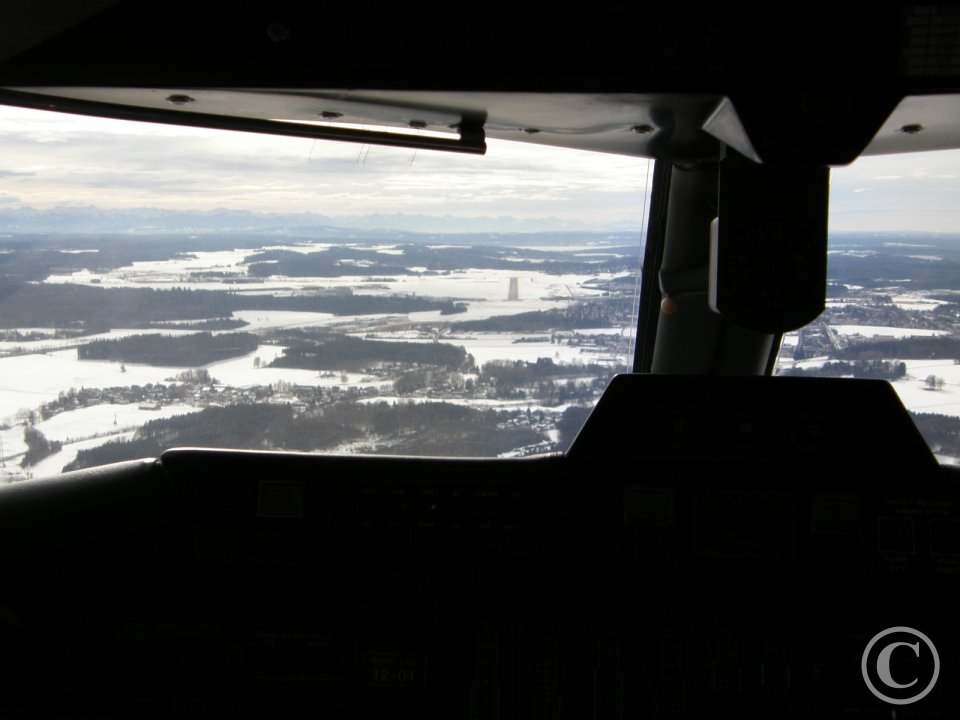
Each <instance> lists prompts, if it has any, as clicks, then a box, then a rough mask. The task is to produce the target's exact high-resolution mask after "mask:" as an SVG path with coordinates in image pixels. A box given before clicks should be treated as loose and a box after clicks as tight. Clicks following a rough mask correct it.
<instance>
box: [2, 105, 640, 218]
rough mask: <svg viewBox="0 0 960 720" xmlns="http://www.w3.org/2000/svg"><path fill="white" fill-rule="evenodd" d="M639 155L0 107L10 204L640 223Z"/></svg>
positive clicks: (5, 198)
mask: <svg viewBox="0 0 960 720" xmlns="http://www.w3.org/2000/svg"><path fill="white" fill-rule="evenodd" d="M649 164H650V163H649V161H647V160H646V159H640V158H628V157H622V156H617V155H609V154H602V153H590V152H578V151H571V150H566V149H559V148H558V149H555V148H548V147H544V146H539V145H528V144H525V143H516V142H506V141H495V140H491V141H488V152H487V154H486V155H485V156H471V155H462V154H456V153H445V152H437V151H429V150H419V151H414V150H409V149H400V148H390V147H381V146H370V145H359V144H355V143H342V142H341V143H336V142H329V141H314V140H309V139H301V138H284V137H275V136H267V135H257V134H252V133H236V132H224V131H217V130H207V129H200V128H182V127H175V126H166V125H155V124H149V123H131V122H125V121H116V120H107V119H101V118H87V117H79V116H71V115H65V114H58V113H48V112H42V111H35V110H26V109H20V108H8V107H2V106H0V207H8V208H9V207H23V206H26V207H32V208H38V209H47V208H52V207H56V206H58V205H65V204H70V205H96V206H99V207H110V208H134V207H161V208H165V209H176V210H212V209H216V208H232V209H245V210H254V211H263V212H315V213H318V214H321V215H328V216H337V215H358V214H367V213H383V214H391V213H404V214H411V215H414V214H422V215H431V216H443V215H451V216H460V217H499V216H510V217H513V218H523V219H527V218H554V219H556V220H557V221H559V222H560V223H564V222H567V223H572V224H582V225H583V227H584V228H592V229H598V230H604V229H624V225H625V224H627V225H631V226H634V229H638V230H639V229H640V227H641V223H642V217H643V211H644V189H645V187H646V184H647V183H648V182H649V175H650V170H649ZM545 229H549V228H545Z"/></svg>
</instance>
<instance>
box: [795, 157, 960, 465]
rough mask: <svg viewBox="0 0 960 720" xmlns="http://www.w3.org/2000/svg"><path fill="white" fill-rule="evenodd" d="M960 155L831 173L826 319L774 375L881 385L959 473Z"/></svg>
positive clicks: (800, 336)
mask: <svg viewBox="0 0 960 720" xmlns="http://www.w3.org/2000/svg"><path fill="white" fill-rule="evenodd" d="M957 197H960V151H956V150H951V151H942V152H923V153H912V154H903V155H884V156H874V157H864V158H861V159H860V160H858V161H857V162H855V163H853V164H852V165H850V166H849V167H845V168H839V169H836V170H834V171H833V173H832V177H831V191H830V240H829V254H828V259H827V272H828V281H829V284H828V296H827V308H826V310H825V312H824V313H823V314H822V315H821V316H820V317H819V318H817V319H816V320H815V321H814V322H812V323H810V324H809V325H807V326H806V327H804V328H802V329H801V330H800V331H799V332H795V333H790V334H789V335H787V336H786V337H785V338H784V343H783V348H782V350H781V353H780V358H779V361H778V364H777V373H778V374H781V375H803V376H828V377H862V378H876V379H883V380H888V381H890V382H891V383H892V385H893V387H894V389H895V390H896V391H897V393H898V394H899V396H900V399H901V400H902V402H903V404H904V405H905V406H906V407H907V409H908V410H910V411H911V413H912V414H913V418H914V421H915V422H916V424H917V426H918V428H919V429H920V432H921V433H922V434H923V435H924V437H925V438H926V440H927V442H928V443H929V445H930V447H931V449H932V450H933V451H934V453H935V454H936V455H937V457H938V458H939V459H940V461H941V463H949V464H957V463H960V207H958V206H957V202H956V198H957Z"/></svg>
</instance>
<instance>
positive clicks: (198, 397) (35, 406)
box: [0, 108, 651, 481]
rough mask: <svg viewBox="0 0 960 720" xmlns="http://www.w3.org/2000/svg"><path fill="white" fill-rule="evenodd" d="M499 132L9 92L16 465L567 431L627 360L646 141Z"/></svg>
mask: <svg viewBox="0 0 960 720" xmlns="http://www.w3.org/2000/svg"><path fill="white" fill-rule="evenodd" d="M488 145H489V150H488V153H487V155H486V156H485V157H475V156H464V155H452V154H445V153H439V152H431V151H424V150H420V151H415V150H409V149H395V148H388V147H381V146H369V145H359V144H347V143H330V142H325V141H314V140H305V139H294V138H281V137H268V136H261V135H251V134H241V133H229V132H221V131H214V130H206V129H193V128H181V127H170V126H159V125H148V124H138V123H129V122H122V121H114V120H104V119H93V118H82V117H74V116H70V115H62V114H54V113H43V112H39V111H32V110H23V109H16V108H0V150H2V153H0V478H2V479H3V480H7V481H9V480H15V479H21V478H24V477H29V476H36V477H41V476H45V475H50V474H55V473H58V472H61V471H62V470H69V469H76V468H82V467H89V466H94V465H100V464H104V463H109V462H114V461H118V460H122V459H129V458H138V457H151V456H156V455H157V454H159V453H160V452H161V451H163V450H164V449H166V448H168V447H174V446H184V445H189V446H208V447H233V448H251V449H272V450H296V451H318V452H331V453H392V454H414V455H447V456H488V457H489V456H496V457H506V456H522V455H529V454H536V453H542V452H549V451H555V450H563V449H565V448H566V447H567V446H568V445H569V443H570V442H571V440H572V438H573V437H574V435H575V434H576V432H577V431H578V429H579V427H580V425H581V423H582V422H583V420H584V419H585V418H586V415H587V414H588V412H589V409H590V408H591V407H592V404H593V403H594V401H595V400H596V399H597V398H598V397H599V394H600V393H601V391H602V389H603V388H604V386H605V385H606V383H607V382H608V380H609V379H610V378H611V377H612V375H613V374H615V373H617V372H622V371H625V370H628V369H629V368H630V366H631V364H632V358H633V346H634V328H635V327H636V319H637V307H636V304H637V297H638V291H639V269H640V268H639V265H640V258H641V257H642V247H641V246H642V241H641V238H642V237H643V230H644V222H645V212H646V201H645V197H646V193H647V191H648V187H649V183H650V178H651V167H650V162H649V161H646V160H639V159H631V158H625V157H621V156H615V155H602V154H598V153H586V152H579V151H573V150H566V149H554V148H548V147H543V146H528V145H526V144H520V143H509V142H503V141H499V142H498V141H489V143H488Z"/></svg>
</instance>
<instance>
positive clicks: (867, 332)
mask: <svg viewBox="0 0 960 720" xmlns="http://www.w3.org/2000/svg"><path fill="white" fill-rule="evenodd" d="M830 328H831V329H832V330H833V331H835V332H836V333H837V334H838V335H860V336H862V337H865V338H869V337H875V336H880V337H887V338H905V337H934V336H936V335H946V334H947V331H945V330H923V329H920V328H896V327H886V326H883V325H831V326H830Z"/></svg>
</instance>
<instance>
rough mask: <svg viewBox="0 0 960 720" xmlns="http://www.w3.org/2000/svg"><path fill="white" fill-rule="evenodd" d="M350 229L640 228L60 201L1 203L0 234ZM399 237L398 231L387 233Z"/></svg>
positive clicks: (330, 232) (321, 232)
mask: <svg viewBox="0 0 960 720" xmlns="http://www.w3.org/2000/svg"><path fill="white" fill-rule="evenodd" d="M344 229H358V230H359V229H362V230H364V231H365V234H369V233H368V232H366V231H383V232H384V233H390V232H393V233H396V232H397V231H402V232H413V233H429V234H434V233H437V234H446V233H485V234H488V233H500V232H502V233H526V232H580V231H587V232H597V231H610V232H615V233H623V232H628V233H629V232H631V231H632V232H633V233H636V232H639V230H640V228H639V227H637V226H636V224H635V223H629V222H622V223H617V224H615V225H613V226H611V227H604V228H598V227H596V226H595V225H588V224H587V223H584V222H580V221H575V222H571V221H566V220H561V219H559V218H541V219H527V218H515V217H511V216H500V217H469V218H464V217H453V216H442V217H437V216H430V215H404V214H402V213H398V214H371V215H350V216H337V217H330V216H326V215H318V214H316V213H310V212H303V213H261V212H253V211H249V210H229V209H225V208H218V209H216V210H207V211H189V210H164V209H160V208H128V209H107V208H98V207H95V206H80V207H76V206H59V207H55V208H52V209H49V210H38V209H35V208H0V233H3V232H6V233H130V234H144V233H147V234H166V233H172V234H178V235H182V234H184V233H196V234H206V233H217V234H221V233H228V232H229V233H253V234H271V235H290V236H294V237H297V236H299V237H314V238H324V237H330V236H336V237H338V238H342V237H343V230H344ZM385 237H396V235H395V234H394V235H389V234H387V235H385Z"/></svg>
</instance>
